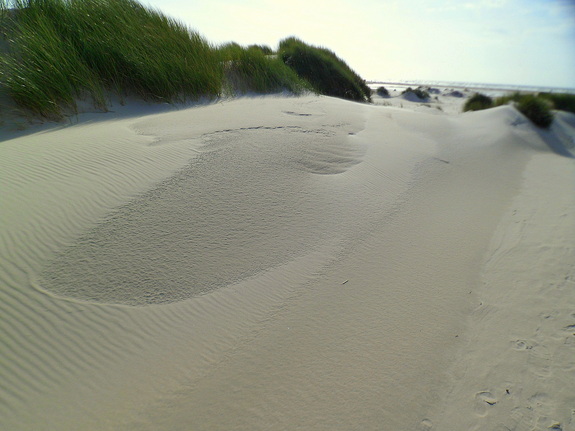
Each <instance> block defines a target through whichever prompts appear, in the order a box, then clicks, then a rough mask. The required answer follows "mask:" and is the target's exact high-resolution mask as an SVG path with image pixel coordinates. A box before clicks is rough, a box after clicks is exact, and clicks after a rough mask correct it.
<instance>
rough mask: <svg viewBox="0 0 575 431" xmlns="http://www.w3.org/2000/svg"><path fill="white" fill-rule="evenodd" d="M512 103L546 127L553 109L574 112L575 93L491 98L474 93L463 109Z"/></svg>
mask: <svg viewBox="0 0 575 431" xmlns="http://www.w3.org/2000/svg"><path fill="white" fill-rule="evenodd" d="M510 103H511V104H513V105H514V106H515V107H516V108H517V109H518V110H519V111H520V112H521V113H523V115H525V116H526V117H527V118H528V119H529V120H531V122H532V123H533V124H535V125H536V126H538V127H541V128H544V129H545V128H548V127H550V126H551V124H552V123H553V112H552V110H553V109H556V110H560V111H568V112H572V113H575V95H574V94H564V93H539V94H522V93H519V92H515V93H511V94H507V95H505V96H501V97H498V98H496V99H495V100H493V99H492V98H491V97H489V96H486V95H484V94H481V93H476V94H474V95H473V96H472V97H470V98H469V99H468V100H467V102H466V103H465V105H464V107H463V111H464V112H465V111H479V110H481V109H489V108H492V107H494V106H501V105H507V104H510Z"/></svg>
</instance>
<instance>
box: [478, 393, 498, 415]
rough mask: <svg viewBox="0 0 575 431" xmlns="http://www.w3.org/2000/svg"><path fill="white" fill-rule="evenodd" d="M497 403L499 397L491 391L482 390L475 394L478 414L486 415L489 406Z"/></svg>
mask: <svg viewBox="0 0 575 431" xmlns="http://www.w3.org/2000/svg"><path fill="white" fill-rule="evenodd" d="M495 404H497V398H495V397H494V396H493V394H492V393H491V392H489V391H481V392H477V393H476V394H475V413H476V414H477V415H478V416H481V417H483V416H485V415H486V414H487V411H488V408H489V407H491V406H494V405H495Z"/></svg>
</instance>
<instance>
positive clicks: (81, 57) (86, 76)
mask: <svg viewBox="0 0 575 431" xmlns="http://www.w3.org/2000/svg"><path fill="white" fill-rule="evenodd" d="M2 6H3V7H2V9H3V10H4V15H5V14H6V12H5V11H6V10H7V2H6V0H3V3H2ZM15 15H16V16H15V17H14V18H13V19H12V21H13V22H12V26H13V31H12V32H11V33H12V34H11V40H10V42H11V43H10V46H11V52H9V53H8V54H4V55H2V58H1V59H0V60H1V63H0V66H1V67H0V73H1V74H2V75H1V76H0V80H1V82H2V85H4V86H5V87H6V88H7V90H8V92H9V93H10V95H11V96H12V98H13V99H14V100H15V101H16V103H18V104H19V105H21V106H24V107H26V108H28V109H29V110H31V111H33V112H35V113H37V114H40V115H43V116H48V117H50V116H58V115H59V113H60V108H61V107H62V106H63V107H69V108H72V109H74V108H75V100H76V99H78V98H81V97H85V96H90V97H91V98H92V99H93V101H94V103H95V105H97V106H104V105H105V99H104V94H105V92H107V91H112V92H115V93H117V94H119V95H120V96H124V95H127V94H135V95H138V96H140V97H141V98H143V99H146V100H154V101H183V100H186V99H189V98H192V99H193V98H198V97H201V96H214V95H217V94H219V92H220V90H221V88H222V81H223V70H222V68H221V66H220V64H219V59H218V56H217V53H216V52H215V51H214V49H213V48H212V47H211V46H210V45H209V44H208V42H207V41H205V40H204V39H203V38H202V37H201V36H200V35H199V34H197V33H195V32H193V31H191V30H190V29H188V28H187V27H186V26H184V25H183V24H181V23H179V22H178V21H176V20H174V19H172V18H169V17H167V16H165V15H163V14H162V13H160V12H158V11H155V10H152V9H150V8H146V7H144V6H142V5H141V4H139V3H138V2H136V1H133V0H73V1H66V0H27V1H18V2H17V5H16V14H15Z"/></svg>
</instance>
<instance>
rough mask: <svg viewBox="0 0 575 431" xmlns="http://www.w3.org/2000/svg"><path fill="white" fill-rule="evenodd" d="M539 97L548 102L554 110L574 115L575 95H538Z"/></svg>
mask: <svg viewBox="0 0 575 431" xmlns="http://www.w3.org/2000/svg"><path fill="white" fill-rule="evenodd" d="M539 96H540V97H542V98H544V99H545V100H548V101H550V102H551V103H552V104H553V108H554V109H557V110H559V111H567V112H571V113H573V114H575V94H567V93H539Z"/></svg>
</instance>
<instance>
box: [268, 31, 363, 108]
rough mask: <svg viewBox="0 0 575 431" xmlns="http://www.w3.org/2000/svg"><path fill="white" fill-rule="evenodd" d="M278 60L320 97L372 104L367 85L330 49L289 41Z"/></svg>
mask: <svg viewBox="0 0 575 431" xmlns="http://www.w3.org/2000/svg"><path fill="white" fill-rule="evenodd" d="M278 56H279V57H280V58H281V60H282V61H283V62H284V63H285V64H286V65H287V66H289V67H290V68H292V69H293V70H294V71H295V72H296V73H297V74H298V76H299V77H301V78H303V79H305V80H306V81H307V82H309V83H310V84H311V86H312V87H313V89H314V90H315V91H316V92H317V93H319V94H324V95H327V96H335V97H341V98H343V99H349V100H354V101H357V102H369V101H371V90H370V88H369V87H368V86H367V84H366V83H365V81H364V80H363V79H361V77H360V76H359V75H358V74H357V73H355V72H354V71H353V70H352V69H351V68H350V67H349V66H348V65H347V64H346V63H345V62H344V61H343V60H342V59H340V58H339V57H337V56H336V55H335V54H334V53H333V52H332V51H329V50H328V49H325V48H319V47H316V46H312V45H308V44H306V43H304V42H302V41H301V40H299V39H297V38H295V37H290V38H287V39H284V40H282V41H281V42H280V44H279V49H278Z"/></svg>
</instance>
